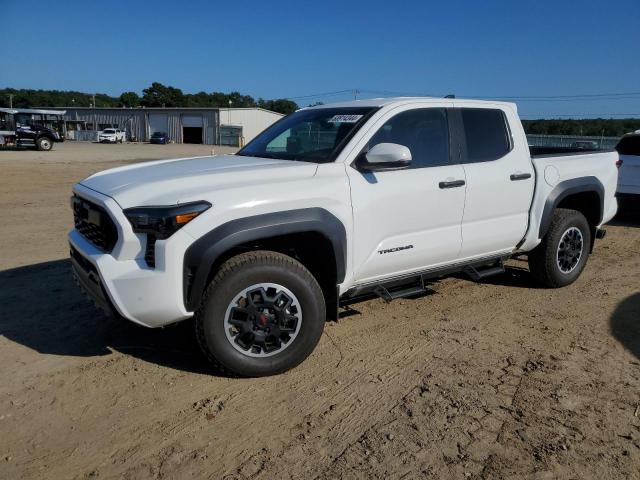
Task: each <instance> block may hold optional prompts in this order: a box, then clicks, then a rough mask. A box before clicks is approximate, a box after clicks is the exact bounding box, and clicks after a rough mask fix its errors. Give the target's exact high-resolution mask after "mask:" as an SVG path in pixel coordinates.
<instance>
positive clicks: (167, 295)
mask: <svg viewBox="0 0 640 480" xmlns="http://www.w3.org/2000/svg"><path fill="white" fill-rule="evenodd" d="M74 192H75V193H76V195H79V196H80V197H81V198H84V199H86V200H88V201H91V202H93V203H95V204H96V205H98V206H100V207H101V208H103V209H104V210H105V211H106V212H107V213H108V214H109V216H110V217H111V218H112V219H113V221H114V223H115V224H116V226H117V230H118V240H117V243H116V245H115V247H114V248H113V250H112V251H111V252H110V253H105V252H104V251H103V250H101V249H100V248H98V247H97V246H96V245H94V244H93V243H92V242H90V241H89V240H88V239H87V238H86V237H84V236H83V235H82V234H81V233H80V232H79V231H78V230H76V229H74V230H71V232H69V237H68V239H69V244H70V250H71V265H72V268H73V272H74V276H75V277H76V280H77V282H78V283H79V284H80V286H81V287H82V289H83V290H84V291H85V292H86V293H87V294H88V295H89V296H90V297H92V298H93V299H94V300H95V303H96V304H98V305H99V306H101V307H102V308H103V309H105V310H107V311H113V310H115V312H117V314H118V315H120V316H122V317H124V318H126V319H128V320H131V321H132V322H135V323H138V324H140V325H144V326H146V327H162V326H164V325H168V324H170V323H175V322H178V321H180V320H184V319H187V318H189V317H191V316H193V313H192V312H189V311H187V309H186V307H185V304H184V295H183V288H182V279H183V268H184V267H183V259H184V253H185V251H186V249H187V248H188V246H189V245H190V244H191V243H193V238H192V237H191V236H189V235H188V234H187V233H186V232H184V231H183V230H179V231H177V232H176V233H175V234H173V235H172V236H171V238H170V239H169V240H162V241H157V242H156V244H155V257H156V265H155V267H150V266H149V265H147V262H146V261H145V258H144V255H145V243H146V240H145V236H144V235H139V234H135V233H134V232H133V230H132V229H131V225H130V224H129V223H128V221H127V219H126V217H125V216H124V214H123V212H122V209H121V208H120V206H119V205H118V204H117V203H116V202H115V201H114V200H113V199H112V198H110V197H107V196H106V195H102V194H100V193H98V192H95V191H92V190H90V189H88V188H86V187H83V186H82V185H76V186H75V187H74Z"/></svg>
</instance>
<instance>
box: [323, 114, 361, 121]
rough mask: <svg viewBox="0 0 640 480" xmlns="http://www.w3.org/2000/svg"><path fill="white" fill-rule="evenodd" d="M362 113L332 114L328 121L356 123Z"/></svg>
mask: <svg viewBox="0 0 640 480" xmlns="http://www.w3.org/2000/svg"><path fill="white" fill-rule="evenodd" d="M361 118H362V115H334V116H333V117H331V118H330V119H329V120H327V121H328V122H330V123H356V122H357V121H358V120H360V119H361Z"/></svg>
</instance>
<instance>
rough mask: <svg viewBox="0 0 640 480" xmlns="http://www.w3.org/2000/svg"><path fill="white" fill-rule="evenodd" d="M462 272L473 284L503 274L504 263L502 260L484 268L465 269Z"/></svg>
mask: <svg viewBox="0 0 640 480" xmlns="http://www.w3.org/2000/svg"><path fill="white" fill-rule="evenodd" d="M463 272H464V273H465V274H467V275H468V276H469V278H471V280H473V281H474V282H479V281H480V280H482V279H483V278H487V277H490V276H492V275H498V274H500V273H504V263H502V260H498V262H497V263H495V264H494V265H487V266H484V267H478V268H476V267H473V266H469V267H466V268H465V269H464V270H463Z"/></svg>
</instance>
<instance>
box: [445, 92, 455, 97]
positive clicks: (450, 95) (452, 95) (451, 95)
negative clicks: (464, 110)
mask: <svg viewBox="0 0 640 480" xmlns="http://www.w3.org/2000/svg"><path fill="white" fill-rule="evenodd" d="M444 98H456V96H455V95H454V94H453V93H450V94H449V95H445V96H444Z"/></svg>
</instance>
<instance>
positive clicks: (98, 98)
mask: <svg viewBox="0 0 640 480" xmlns="http://www.w3.org/2000/svg"><path fill="white" fill-rule="evenodd" d="M9 95H12V96H13V102H12V103H13V106H14V107H15V108H35V107H89V106H91V105H93V102H94V100H95V106H96V107H112V108H123V107H124V108H131V107H192V108H216V107H218V108H219V107H229V106H231V107H238V108H242V107H260V108H264V109H266V110H272V111H274V112H278V113H283V114H285V115H286V114H289V113H292V112H295V111H296V110H297V109H298V108H299V107H298V105H297V104H296V102H293V101H291V100H288V99H286V98H280V99H276V100H265V99H262V98H258V99H257V100H256V99H255V98H253V97H252V96H251V95H242V94H241V93H240V92H231V93H223V92H211V93H207V92H198V93H184V92H183V91H182V90H180V89H179V88H175V87H171V86H166V85H163V84H162V83H158V82H153V83H152V84H151V85H150V86H149V87H148V88H145V89H144V90H143V91H142V95H138V93H136V92H123V93H122V94H121V95H120V96H117V97H113V96H110V95H106V94H104V93H96V94H95V95H92V94H89V93H84V92H76V91H61V90H28V89H14V88H5V89H0V107H4V108H8V107H9ZM320 103H321V102H319V104H320ZM522 124H523V125H524V129H525V131H526V132H527V133H528V134H538V135H578V136H605V137H619V136H621V135H624V134H625V133H629V132H633V131H635V130H640V119H635V118H625V119H612V118H609V119H605V118H591V119H579V120H578V119H575V120H573V119H572V120H569V119H565V120H560V119H557V120H546V119H539V120H523V122H522Z"/></svg>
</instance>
